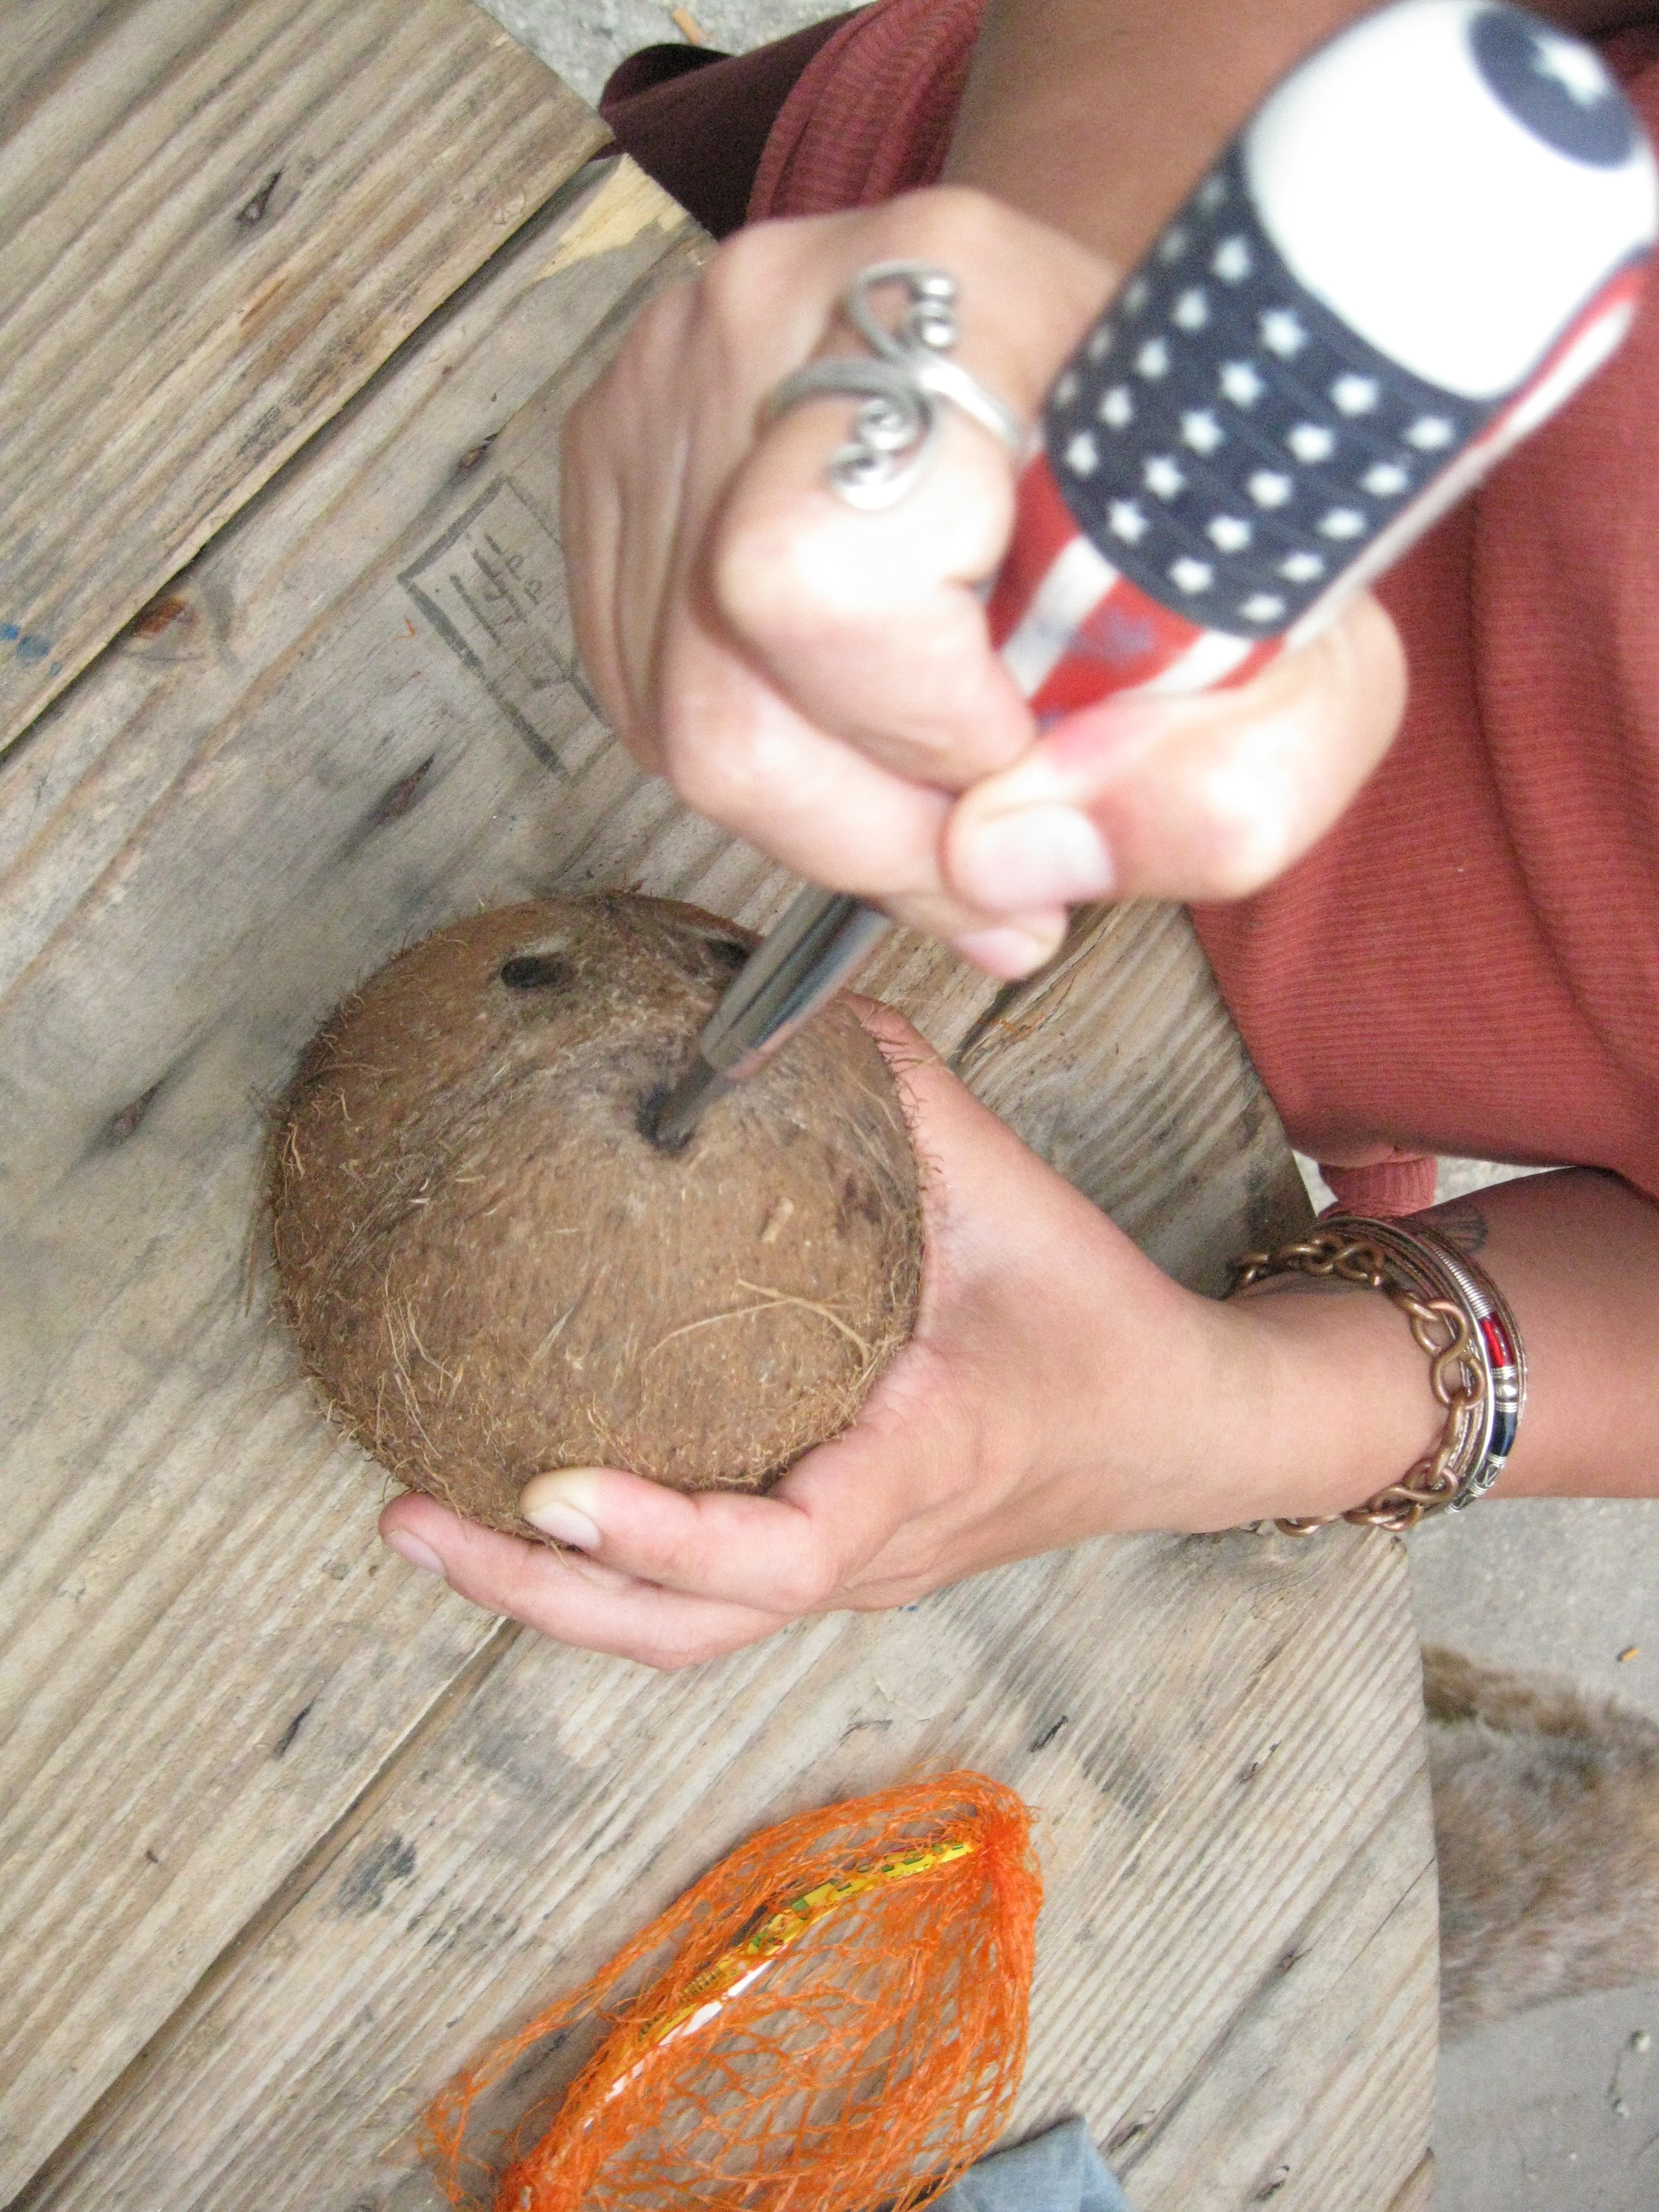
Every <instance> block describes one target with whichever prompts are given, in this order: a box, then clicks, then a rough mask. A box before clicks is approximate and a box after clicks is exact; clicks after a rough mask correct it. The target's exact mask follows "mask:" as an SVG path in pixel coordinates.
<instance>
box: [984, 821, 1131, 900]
mask: <svg viewBox="0 0 1659 2212" xmlns="http://www.w3.org/2000/svg"><path fill="white" fill-rule="evenodd" d="M962 845H963V849H962V850H960V851H959V852H958V854H957V880H958V882H959V884H960V885H961V888H962V889H963V890H964V891H965V892H966V893H967V894H968V896H969V897H970V898H973V899H976V900H980V901H982V902H984V903H985V904H986V905H987V906H996V907H1000V908H1009V907H1021V906H1047V905H1048V904H1050V903H1051V902H1054V903H1059V902H1065V903H1067V904H1069V903H1070V902H1072V901H1073V900H1075V899H1096V898H1105V897H1107V896H1109V894H1110V892H1111V891H1112V890H1114V888H1115V884H1116V874H1115V870H1114V869H1113V866H1112V860H1111V855H1110V854H1109V853H1108V852H1107V850H1106V842H1105V840H1104V838H1103V837H1102V836H1101V834H1100V832H1099V830H1098V829H1096V827H1095V825H1094V823H1092V822H1091V821H1090V819H1089V817H1088V816H1087V815H1086V814H1079V812H1078V811H1077V809H1076V808H1075V807H1074V806H1021V807H1017V808H1015V809H1014V810H1013V811H1012V812H1011V813H1007V814H992V815H988V816H986V817H983V818H981V820H980V821H977V822H975V823H973V824H972V825H971V827H969V826H968V825H966V824H964V826H963V839H962Z"/></svg>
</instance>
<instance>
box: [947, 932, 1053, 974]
mask: <svg viewBox="0 0 1659 2212" xmlns="http://www.w3.org/2000/svg"><path fill="white" fill-rule="evenodd" d="M1065 934H1066V925H1065V922H1064V921H1063V920H1062V921H1060V922H1059V923H1058V924H1057V925H1056V926H1055V927H1054V929H1053V930H1052V931H1051V932H1048V933H1045V934H1043V935H1042V936H1041V937H1039V936H1037V935H1036V934H1035V933H1033V932H1032V931H1030V930H1029V929H1020V928H1018V927H1016V928H1008V929H971V930H969V931H968V932H967V933H965V934H964V935H963V936H961V937H953V938H952V939H951V945H952V946H953V947H954V948H955V950H956V951H958V952H959V953H961V955H962V957H963V959H964V960H971V961H972V962H973V963H974V965H975V967H976V968H983V969H985V971H986V973H987V975H999V976H1000V977H1001V978H1002V979H1003V981H1005V982H1010V983H1013V982H1018V981H1019V979H1020V978H1021V977H1022V976H1024V975H1031V974H1033V973H1034V972H1035V971H1036V969H1039V968H1041V967H1042V963H1043V962H1044V961H1045V960H1049V959H1052V958H1053V957H1054V954H1055V953H1056V952H1057V951H1059V950H1060V940H1061V939H1062V938H1063V937H1064V936H1065Z"/></svg>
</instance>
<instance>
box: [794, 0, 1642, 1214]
mask: <svg viewBox="0 0 1659 2212" xmlns="http://www.w3.org/2000/svg"><path fill="white" fill-rule="evenodd" d="M980 6H981V0H879V4H878V5H877V6H875V7H873V8H870V9H866V10H865V11H863V12H862V13H861V14H860V15H856V16H854V17H853V18H851V19H850V20H849V21H848V22H847V23H845V24H844V25H843V26H842V28H841V29H840V30H839V31H838V32H836V33H835V34H834V35H833V36H832V37H831V38H830V39H829V42H828V43H827V44H826V45H825V46H823V48H822V49H821V50H820V51H819V52H818V53H817V56H816V57H815V58H814V59H813V60H812V62H811V64H809V65H808V67H807V69H806V71H805V74H804V75H803V76H802V77H801V78H800V80H799V82H798V83H797V84H796V86H795V88H794V89H793V92H792V93H791V94H790V96H789V99H788V100H787V102H786V104H785V106H784V107H783V109H782V110H781V113H780V115H779V117H778V120H777V123H776V125H775V127H774V129H773V131H772V133H771V136H770V137H769V140H768V143H767V147H766V151H765V155H764V156H763V161H762V164H761V168H760V172H759V174H758V176H757V180H756V185H755V191H754V195H753V197H752V199H751V201H750V216H751V218H757V217H760V216H770V215H807V214H819V213H824V212H828V211H829V210H833V209H836V208H844V207H853V206H868V205H870V204H872V203H874V202H876V201H878V200H881V199H884V198H886V197H890V195H891V194H892V193H894V192H896V191H903V190H906V189H908V188H909V187H910V186H913V185H921V184H926V183H930V182H932V181H933V179H936V178H937V176H938V175H939V170H940V167H941V165H942V163H943V161H944V157H945V148H946V145H947V143H948V140H949V136H950V131H951V124H952V121H953V119H954V116H955V112H956V108H957V102H958V101H959V100H960V98H961V94H962V88H963V82H964V81H965V78H966V75H967V69H968V62H969V55H970V53H971V51H972V46H973V40H974V37H975V32H976V30H977V27H978V21H979V13H980ZM1606 51H1607V55H1608V58H1609V60H1610V61H1612V62H1613V64H1614V66H1615V67H1616V68H1618V70H1619V71H1620V75H1621V76H1622V77H1623V78H1624V80H1625V82H1626V88H1627V89H1628V90H1629V92H1630V94H1631V95H1632V99H1633V100H1635V102H1636V104H1637V105H1638V107H1639V108H1640V109H1641V110H1642V111H1643V112H1644V115H1645V117H1646V118H1647V120H1648V123H1649V125H1650V128H1654V127H1656V126H1659V28H1656V29H1654V30H1649V29H1647V28H1645V27H1644V28H1643V29H1641V30H1638V31H1633V32H1627V33H1622V34H1621V35H1620V37H1619V38H1618V39H1617V40H1613V41H1611V42H1610V43H1609V45H1608V46H1607V49H1606ZM1381 596H1382V597H1383V599H1384V600H1385V601H1386V603H1387V604H1388V605H1389V609H1390V611H1391V612H1392V613H1393V615H1394V617H1395V620H1396V622H1397V623H1399V625H1400V628H1401V634H1402V635H1403V636H1404V638H1405V641H1406V646H1407V653H1408V656H1409V659H1410V665H1411V699H1410V704H1409V707H1408V708H1407V716H1406V721H1405V726H1404V728H1403V730H1402V732H1401V736H1400V738H1399V741H1398V742H1397V744H1395V747H1394V750H1392V752H1391V753H1390V754H1389V757H1388V758H1387V760H1386V761H1385V762H1384V763H1383V766H1382V767H1381V768H1380V769H1378V770H1377V772H1376V775H1373V777H1372V778H1371V780H1370V782H1369V783H1368V784H1367V785H1366V787H1365V788H1364V790H1363V791H1362V792H1361V793H1360V794H1359V796H1358V799H1356V800H1355V801H1354V803H1353V805H1352V806H1351V807H1350V808H1349V810H1348V811H1347V813H1346V815H1345V817H1343V819H1342V820H1341V822H1340V823H1338V825H1337V827H1336V828H1335V829H1334V830H1332V831H1331V832H1330V834H1329V835H1328V836H1326V837H1325V838H1324V839H1323V840H1322V842H1321V843H1320V844H1319V845H1318V846H1317V847H1316V848H1315V849H1314V850H1313V852H1311V853H1310V854H1309V855H1308V856H1307V857H1306V858H1305V859H1304V860H1302V861H1301V862H1300V863H1299V864H1298V865H1297V866H1296V867H1294V868H1292V869H1291V871H1290V872H1289V873H1288V874H1287V875H1286V876H1285V877H1284V878H1281V879H1280V881H1279V882H1278V883H1276V884H1273V885H1272V886H1271V887H1270V888H1269V889H1268V890H1265V891H1263V892H1261V893H1260V894H1258V896H1255V897H1254V898H1250V899H1246V900H1244V901H1243V902H1240V903H1238V904H1237V905H1230V906H1225V907H1223V906H1210V907H1205V908H1200V909H1199V910H1198V911H1197V913H1196V915H1195V919H1196V921H1197V924H1198V928H1199V932H1200V936H1201V937H1202V939H1203V941H1204V945H1205V948H1206V951H1207V952H1208V954H1209V956H1210V959H1211V961H1212V964H1213V966H1214V968H1215V971H1216V975H1217V976H1218V980H1219V982H1220V985H1221V989H1222V992H1223V994H1224V996H1225V999H1226V1000H1227V1003H1228V1005H1229V1006H1230V1007H1231V1010H1232V1012H1233V1015H1234V1018H1235V1019H1236V1020H1237V1023H1238V1025H1239V1027H1240V1029H1241V1030H1242V1031H1243V1036H1244V1038H1245V1041H1246V1042H1247V1043H1248V1045H1249V1049H1250V1051H1251V1054H1253V1056H1254V1058H1255V1063H1256V1066H1258V1068H1259V1069H1260V1070H1261V1075H1262V1078H1263V1079H1264V1081H1265V1082H1266V1084H1267V1089H1268V1091H1270V1092H1271V1094H1272V1096H1273V1099H1274V1101H1275V1103H1277V1105H1278V1107H1279V1111H1280V1113H1281V1115H1283V1117H1284V1120H1285V1127H1286V1128H1287V1129H1288V1130H1289V1132H1290V1134H1291V1139H1292V1140H1293V1141H1294V1142H1295V1143H1296V1144H1297V1145H1298V1146H1301V1147H1302V1148H1303V1150H1304V1151H1306V1152H1311V1153H1312V1154H1313V1155H1314V1156H1315V1158H1317V1159H1318V1160H1319V1161H1320V1162H1321V1163H1322V1164H1323V1165H1324V1167H1325V1169H1326V1171H1327V1174H1328V1177H1329V1179H1330V1181H1331V1182H1332V1184H1333V1186H1334V1188H1336V1189H1337V1191H1338V1192H1339V1194H1340V1196H1341V1198H1342V1200H1343V1201H1344V1202H1345V1203H1346V1204H1348V1205H1350V1206H1357V1207H1359V1208H1361V1209H1363V1210H1364V1211H1366V1212H1373V1213H1380V1212H1395V1213H1404V1212H1412V1211H1413V1210H1414V1209H1415V1208H1416V1207H1418V1206H1424V1205H1426V1204H1428V1203H1429V1202H1430V1201H1431V1198H1432V1194H1433V1160H1432V1157H1431V1156H1432V1155H1433V1154H1435V1153H1437V1152H1449V1153H1465V1154H1472V1155H1474V1156H1476V1157H1479V1158H1494V1159H1506V1160H1513V1161H1517V1162H1531V1163H1551V1162H1559V1163H1564V1164H1567V1163H1571V1164H1581V1165H1589V1166H1596V1167H1603V1168H1608V1169H1612V1170H1614V1171H1615V1172H1617V1173H1618V1174H1620V1175H1621V1176H1625V1177H1626V1179H1627V1180H1628V1181H1629V1182H1632V1183H1633V1184H1635V1185H1636V1186H1637V1187H1638V1188H1639V1189H1641V1190H1643V1191H1644V1192H1645V1193H1646V1194H1648V1195H1649V1196H1650V1197H1654V1198H1659V287H1656V288H1655V291H1654V292H1653V293H1651V294H1650V297H1649V301H1648V304H1647V307H1646V309H1645V310H1644V313H1643V314H1642V315H1641V316H1640V318H1639V319H1638V324H1637V327H1636V329H1635V331H1633V332H1632V336H1631V337H1630V339H1629V340H1628V342H1627V343H1626V346H1625V348H1624V349H1623V351H1622V352H1621V353H1620V355H1619V356H1618V357H1617V358H1616V359H1615V361H1614V362H1613V363H1612V365H1611V366H1610V367H1609V368H1607V369H1605V370H1604V371H1602V373H1601V374H1600V375H1599V376H1597V377H1596V378H1595V380H1593V381H1592V382H1591V384H1590V385H1589V386H1588V387H1587V388H1586V390H1585V391H1584V392H1582V393H1580V394H1579V396H1578V397H1577V398H1576V399H1575V400H1574V401H1573V402H1572V403H1571V405H1570V406H1569V407H1568V408H1567V410H1565V413H1564V414H1563V415H1561V416H1559V417H1558V418H1557V419H1556V421H1555V422H1553V423H1551V424H1550V425H1549V426H1548V427H1547V428H1546V429H1545V430H1544V431H1543V432H1542V433H1541V435H1539V436H1537V437H1536V438H1534V440H1533V441H1531V443H1530V444H1528V446H1526V447H1523V448H1522V450H1521V452H1520V453H1517V454H1516V455H1515V456H1513V457H1512V458H1511V459H1510V460H1508V461H1507V462H1505V464H1504V466H1503V467H1502V468H1501V469H1500V470H1499V471H1498V473H1497V475H1496V476H1495V477H1493V478H1492V480H1491V482H1490V483H1488V484H1487V485H1486V488H1485V489H1483V490H1482V491H1481V492H1480V495H1479V496H1478V497H1477V498H1476V499H1475V500H1474V501H1471V502H1469V503H1468V504H1466V505H1465V506H1464V507H1462V509H1461V510H1460V511H1459V512H1458V513H1455V515H1454V516H1453V517H1452V518H1451V519H1450V520H1449V521H1448V522H1447V523H1445V524H1443V526H1441V527H1440V528H1439V529H1438V530H1437V531H1436V532H1433V534H1432V535H1431V537H1430V538H1427V539H1425V541H1424V543H1423V544H1421V545H1420V546H1419V547H1418V548H1417V549H1416V550H1414V551H1413V553H1412V554H1411V555H1410V556H1407V560H1406V561H1405V562H1403V563H1402V564H1401V566H1400V567H1399V568H1397V569H1395V572H1394V573H1393V574H1392V575H1390V576H1389V578H1388V579H1387V580H1386V581H1385V583H1384V585H1383V589H1382V594H1381Z"/></svg>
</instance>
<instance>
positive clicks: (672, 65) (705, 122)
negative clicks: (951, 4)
mask: <svg viewBox="0 0 1659 2212" xmlns="http://www.w3.org/2000/svg"><path fill="white" fill-rule="evenodd" d="M846 20H847V18H846V17H845V16H844V15H833V16H831V17H830V18H829V21H827V22H823V23H809V24H808V26H807V27H806V28H805V30H804V31H797V32H796V33H794V34H793V37H791V38H787V39H779V40H777V41H776V42H775V44H774V45H772V46H761V47H759V48H757V50H756V52H753V53H752V54H717V53H714V52H711V51H710V50H709V49H708V47H707V46H647V47H646V48H645V50H644V52H641V53H637V54H630V55H629V58H628V59H627V60H626V61H625V62H623V64H622V66H621V67H620V68H619V69H617V70H615V71H614V72H613V73H612V75H611V78H610V80H609V82H607V83H606V85H605V90H604V91H603V92H602V93H601V94H599V113H600V114H601V115H602V116H603V117H604V118H605V121H606V122H607V123H608V124H609V125H611V131H613V132H614V134H615V136H616V140H617V144H618V145H619V146H620V147H621V148H622V149H623V152H624V153H626V154H631V155H632V156H633V157H634V159H635V161H637V162H638V163H639V165H640V167H641V168H642V169H643V170H644V171H645V173H646V174H647V176H649V177H654V178H655V179H656V181H657V182H658V183H659V185H661V186H662V187H663V190H664V191H668V192H671V193H672V194H673V196H674V197H675V198H676V199H677V200H678V202H679V204H680V205H681V206H682V207H683V208H686V209H688V210H690V213H691V214H693V215H694V216H696V219H697V221H698V222H700V223H701V224H702V227H703V228H704V229H705V230H707V231H711V232H712V233H713V234H714V236H715V237H716V238H729V237H730V236H731V234H732V232H733V231H734V230H740V229H741V228H743V225H744V221H745V220H746V218H747V216H748V213H749V195H750V191H752V190H753V187H754V182H755V174H756V172H757V170H758V168H759V167H760V161H761V155H763V153H764V152H765V150H766V142H767V140H768V138H769V137H770V136H771V132H772V125H774V123H775V122H776V120H777V118H778V113H779V111H780V109H781V107H782V106H783V104H784V102H785V101H786V100H787V99H788V97H789V94H791V92H792V91H793V89H794V86H795V81H796V79H797V78H798V77H799V76H800V73H801V71H802V70H804V69H805V67H806V65H807V64H808V63H809V62H810V61H811V59H812V58H813V57H814V55H815V54H817V51H818V49H819V48H820V47H821V46H824V45H825V44H827V42H828V41H829V40H830V39H831V38H833V37H834V35H835V33H836V32H837V31H838V30H839V29H840V28H841V26H842V23H844V22H845V21H846Z"/></svg>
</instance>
